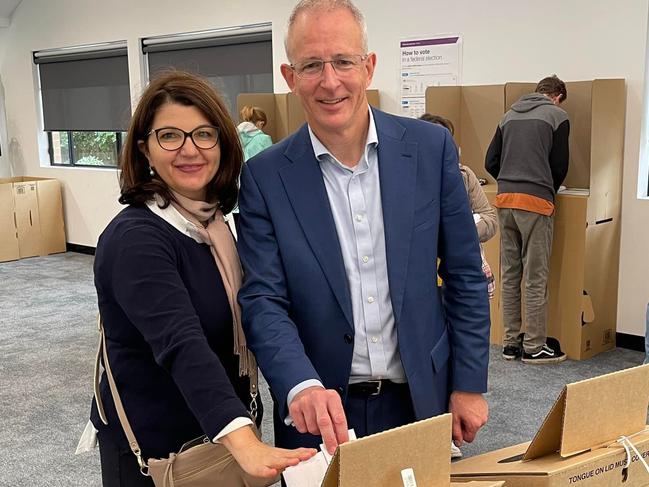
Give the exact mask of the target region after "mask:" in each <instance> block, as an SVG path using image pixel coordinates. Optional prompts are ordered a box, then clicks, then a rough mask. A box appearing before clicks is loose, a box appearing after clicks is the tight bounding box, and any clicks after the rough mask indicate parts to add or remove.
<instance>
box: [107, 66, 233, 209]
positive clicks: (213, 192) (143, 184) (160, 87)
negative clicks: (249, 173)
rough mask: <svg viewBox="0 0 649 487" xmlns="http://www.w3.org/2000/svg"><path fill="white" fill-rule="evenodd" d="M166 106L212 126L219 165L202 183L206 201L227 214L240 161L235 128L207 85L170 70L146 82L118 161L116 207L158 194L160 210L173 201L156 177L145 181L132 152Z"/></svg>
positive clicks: (139, 158) (140, 160)
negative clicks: (189, 109)
mask: <svg viewBox="0 0 649 487" xmlns="http://www.w3.org/2000/svg"><path fill="white" fill-rule="evenodd" d="M166 103H177V104H179V105H184V106H194V107H196V108H198V109H199V110H200V111H201V112H202V113H203V114H204V115H205V117H207V119H208V120H209V122H210V123H211V124H213V125H215V126H216V127H218V129H219V146H220V149H221V160H220V164H219V169H218V171H217V172H216V175H215V176H214V178H213V179H212V180H211V181H210V182H209V183H208V184H207V188H206V200H207V201H208V202H218V205H219V209H220V210H221V211H222V212H223V213H224V214H227V213H229V212H231V211H232V209H233V208H234V206H235V205H236V202H237V191H238V188H237V181H238V178H239V173H240V171H241V164H242V161H243V151H242V149H241V144H240V142H239V136H238V134H237V129H236V127H235V126H234V122H232V119H231V118H230V115H229V113H228V109H227V108H226V106H225V104H224V103H223V101H222V100H221V97H220V96H219V94H218V93H217V92H216V89H215V88H214V87H213V86H212V85H211V84H210V82H209V81H207V80H206V79H204V78H202V77H200V76H197V75H195V74H191V73H187V72H184V71H176V70H173V71H165V72H163V73H161V74H160V75H159V76H156V77H155V78H154V79H152V80H151V82H150V83H149V85H148V86H147V87H146V89H145V90H144V93H143V94H142V97H141V98H140V101H139V103H138V105H137V108H136V109H135V113H134V114H133V117H132V119H131V124H130V126H129V129H128V136H127V138H126V143H125V145H124V149H123V150H122V153H121V156H120V163H119V167H120V169H121V174H120V188H121V196H120V197H119V202H120V203H122V204H125V205H130V204H142V203H144V202H146V201H149V200H152V199H153V196H154V194H158V195H160V197H161V198H162V199H163V200H164V206H167V205H168V204H169V202H170V201H171V200H172V199H173V197H172V195H171V191H170V190H169V187H168V186H167V184H166V183H165V182H164V181H163V180H162V179H160V177H159V176H158V175H157V174H155V175H153V176H151V174H150V173H149V161H148V160H147V158H146V157H145V155H144V154H143V153H142V151H140V149H139V148H138V142H139V141H146V140H147V137H146V134H148V133H149V132H150V131H151V128H152V127H151V124H152V123H153V118H154V117H155V114H156V112H157V111H158V110H159V109H160V107H161V106H162V105H164V104H166ZM149 140H155V139H154V138H151V139H149ZM154 143H155V142H154Z"/></svg>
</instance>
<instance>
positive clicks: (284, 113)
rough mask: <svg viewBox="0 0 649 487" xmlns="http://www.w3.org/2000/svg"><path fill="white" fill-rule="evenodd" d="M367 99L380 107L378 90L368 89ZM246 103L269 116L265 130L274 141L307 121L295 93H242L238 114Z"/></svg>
mask: <svg viewBox="0 0 649 487" xmlns="http://www.w3.org/2000/svg"><path fill="white" fill-rule="evenodd" d="M366 94H367V100H368V102H369V103H370V105H372V106H373V107H376V108H379V92H378V90H367V91H366ZM246 105H253V106H257V107H259V108H261V109H262V110H263V111H264V112H266V115H267V116H268V124H267V125H266V126H265V127H264V132H265V133H267V134H268V135H270V137H271V139H273V142H279V141H280V140H282V139H284V138H285V137H288V136H289V135H291V134H292V133H293V132H295V131H296V130H297V129H299V128H300V127H301V126H302V124H303V123H304V122H305V119H304V110H302V105H300V101H299V99H298V98H297V96H295V95H294V94H293V93H241V94H239V96H238V97H237V114H238V113H239V112H240V111H241V109H242V108H243V107H244V106H246Z"/></svg>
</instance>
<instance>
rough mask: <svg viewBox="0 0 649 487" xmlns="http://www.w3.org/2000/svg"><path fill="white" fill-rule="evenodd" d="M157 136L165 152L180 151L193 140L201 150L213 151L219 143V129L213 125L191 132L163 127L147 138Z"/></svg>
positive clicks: (153, 131) (202, 126)
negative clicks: (186, 142) (186, 143)
mask: <svg viewBox="0 0 649 487" xmlns="http://www.w3.org/2000/svg"><path fill="white" fill-rule="evenodd" d="M152 134H155V137H156V140H157V141H158V144H159V145H160V147H162V148H163V149H164V150H168V151H174V150H178V149H180V148H181V147H182V146H183V145H184V144H185V141H186V140H187V137H189V138H190V139H192V142H193V143H194V145H195V146H196V147H197V148H199V149H211V148H212V147H214V146H216V144H218V143H219V129H218V127H214V126H213V125H201V126H200V127H196V128H195V129H194V130H192V131H191V132H185V131H184V130H180V129H179V128H176V127H162V128H159V129H153V130H151V131H150V132H149V133H148V134H146V136H147V137H148V136H149V135H152Z"/></svg>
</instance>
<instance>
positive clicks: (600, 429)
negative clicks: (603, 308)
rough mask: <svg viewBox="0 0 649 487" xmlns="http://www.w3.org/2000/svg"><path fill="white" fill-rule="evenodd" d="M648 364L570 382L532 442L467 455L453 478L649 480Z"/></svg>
mask: <svg viewBox="0 0 649 487" xmlns="http://www.w3.org/2000/svg"><path fill="white" fill-rule="evenodd" d="M648 402H649V365H643V366H640V367H635V368H632V369H627V370H621V371H618V372H614V373H611V374H607V375H603V376H600V377H596V378H594V379H588V380H584V381H581V382H576V383H574V384H568V385H567V386H566V387H565V388H564V389H563V391H562V392H561V394H560V395H559V398H558V399H557V401H556V402H555V404H554V406H553V407H552V409H551V410H550V413H549V414H548V415H547V417H546V419H545V421H544V422H543V425H542V426H541V428H540V429H539V431H538V433H537V434H536V436H535V437H534V440H533V441H532V442H531V443H529V442H528V443H521V444H519V445H514V446H510V447H507V448H503V449H500V450H495V451H491V452H489V453H484V454H481V455H476V456H474V457H470V458H466V459H464V460H461V461H459V462H455V463H453V465H452V466H451V479H452V480H453V481H469V480H501V481H502V480H504V481H505V485H506V486H507V487H571V486H575V487H617V486H626V487H648V486H649V465H647V463H646V462H647V459H649V427H646V425H645V423H646V419H647V404H648Z"/></svg>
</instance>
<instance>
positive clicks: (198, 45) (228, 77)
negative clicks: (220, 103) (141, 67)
mask: <svg viewBox="0 0 649 487" xmlns="http://www.w3.org/2000/svg"><path fill="white" fill-rule="evenodd" d="M142 52H144V53H145V54H146V56H147V61H148V66H149V73H150V75H151V76H155V73H156V72H158V71H160V70H164V69H168V68H170V67H172V68H176V69H182V70H185V71H191V72H193V73H198V74H200V75H202V76H204V77H206V78H208V79H209V80H210V81H211V82H212V83H213V84H214V86H216V88H217V89H218V91H219V93H220V94H221V96H222V97H223V99H224V101H225V102H226V104H227V105H228V108H229V109H230V114H231V115H233V118H235V119H236V118H238V113H237V110H236V108H237V96H238V95H239V93H272V92H273V46H272V36H271V25H270V24H255V25H249V26H242V27H235V28H227V29H220V30H212V31H203V32H193V33H187V34H179V35H174V36H162V37H152V38H147V39H143V40H142Z"/></svg>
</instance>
